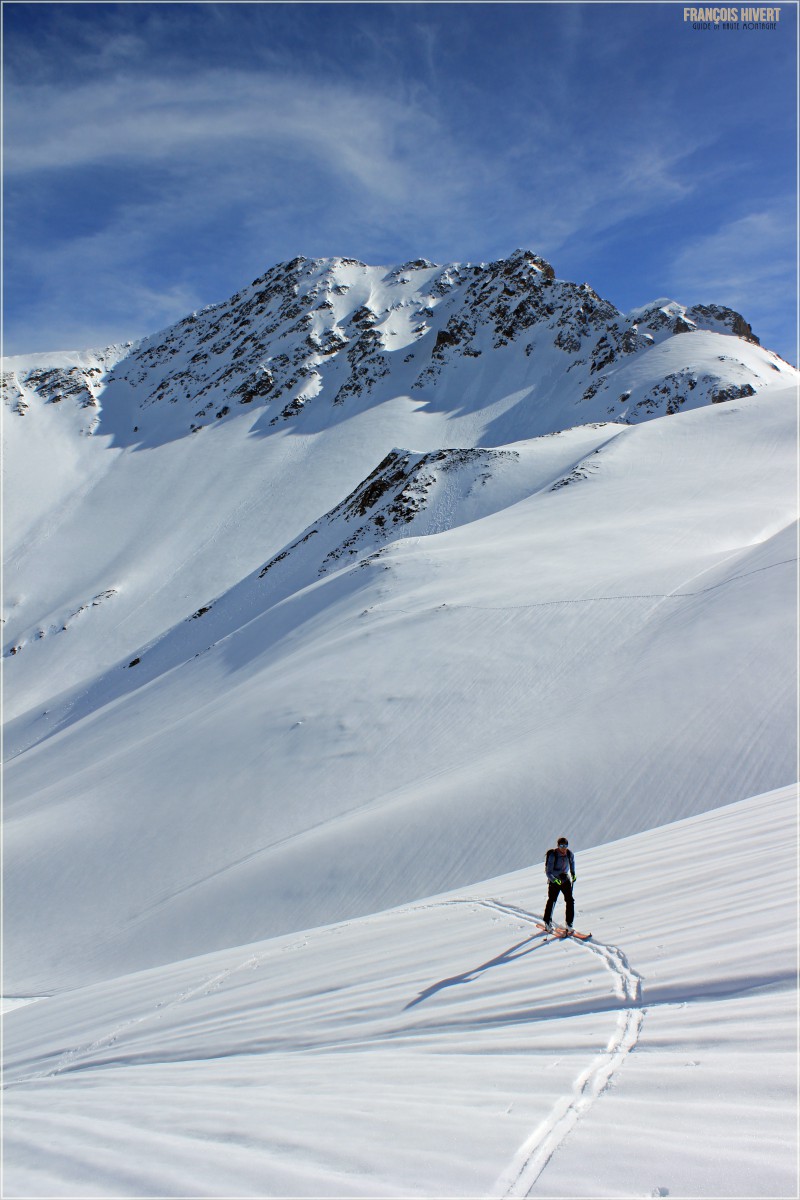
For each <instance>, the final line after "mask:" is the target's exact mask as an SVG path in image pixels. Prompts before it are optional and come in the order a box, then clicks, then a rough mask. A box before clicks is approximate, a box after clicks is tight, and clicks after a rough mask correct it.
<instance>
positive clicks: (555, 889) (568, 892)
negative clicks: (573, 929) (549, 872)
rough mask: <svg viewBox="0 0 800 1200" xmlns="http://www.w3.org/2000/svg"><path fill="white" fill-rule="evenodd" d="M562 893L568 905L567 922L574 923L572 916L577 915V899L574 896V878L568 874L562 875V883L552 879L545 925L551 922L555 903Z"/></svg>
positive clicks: (548, 892) (545, 913) (548, 893)
mask: <svg viewBox="0 0 800 1200" xmlns="http://www.w3.org/2000/svg"><path fill="white" fill-rule="evenodd" d="M562 893H563V896H564V903H565V904H566V906H567V924H568V925H571V924H572V918H573V917H574V916H575V901H574V900H573V898H572V880H571V879H570V878H569V876H568V875H562V877H561V883H560V884H558V883H556V882H555V881H554V880H552V879H551V880H550V886H549V887H548V889H547V908H546V909H545V910H544V923H545V925H547V924H549V922H550V919H551V918H552V916H553V905H554V904H555V902H556V900H557V899H558V897H559V896H560V895H561V894H562Z"/></svg>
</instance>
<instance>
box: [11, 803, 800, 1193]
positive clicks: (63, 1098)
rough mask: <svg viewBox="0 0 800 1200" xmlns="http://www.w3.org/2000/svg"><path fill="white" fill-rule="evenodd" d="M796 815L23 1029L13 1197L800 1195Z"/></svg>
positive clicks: (502, 887) (195, 971)
mask: <svg viewBox="0 0 800 1200" xmlns="http://www.w3.org/2000/svg"><path fill="white" fill-rule="evenodd" d="M797 802H798V795H797V789H796V788H786V789H783V790H781V791H778V792H774V793H772V794H768V795H765V796H760V797H757V798H755V799H752V800H748V801H743V802H739V803H737V804H734V805H731V806H728V807H725V808H721V809H718V810H716V811H715V812H711V813H707V814H704V815H702V816H697V817H693V818H690V819H688V820H685V821H681V822H677V823H674V824H671V825H666V826H664V827H662V828H661V829H657V830H654V831H651V832H649V833H643V834H639V835H637V836H634V837H630V838H627V839H625V840H623V841H620V842H615V843H612V844H609V845H606V846H603V847H600V848H596V849H591V850H590V849H584V848H583V847H582V846H580V845H576V844H575V842H574V841H573V845H574V847H575V850H576V854H577V868H578V882H577V885H576V897H577V924H578V925H579V927H582V928H584V929H586V930H587V931H588V930H589V929H591V931H592V932H593V935H594V936H593V939H592V940H591V941H590V942H588V943H585V944H578V943H576V942H559V941H549V940H545V939H544V938H543V936H542V935H541V934H540V933H539V931H538V930H537V928H536V925H535V920H536V916H537V914H541V911H542V904H543V901H544V891H545V889H544V876H543V873H542V867H541V864H538V863H535V864H533V865H532V866H531V867H530V868H529V869H528V870H524V871H520V872H517V873H515V874H511V875H506V876H503V877H500V878H497V879H494V880H491V881H488V882H486V883H483V884H480V885H478V886H476V887H473V888H469V889H467V890H465V891H457V892H454V893H450V894H445V895H441V896H437V897H434V898H432V899H427V900H420V901H418V902H415V903H413V904H409V905H405V906H402V907H401V908H398V909H395V910H392V911H388V912H384V913H375V914H373V915H371V916H369V917H364V918H362V919H359V920H354V921H352V922H346V923H344V924H336V925H328V926H325V927H320V928H316V929H313V930H307V931H305V932H303V933H296V934H292V935H290V936H284V937H280V938H276V939H274V940H272V941H266V942H256V943H253V944H251V945H246V946H240V947H237V948H235V949H228V950H225V951H222V952H219V953H216V954H212V955H207V956H205V957H201V958H196V959H191V960H188V961H185V962H180V963H173V964H170V965H168V966H165V967H162V968H159V969H156V970H150V971H147V972H144V973H142V974H138V975H129V976H125V977H121V978H118V979H115V980H112V981H109V982H107V983H103V984H99V985H95V986H93V987H88V988H84V989H80V990H78V991H76V992H71V993H65V994H63V995H61V996H57V997H52V998H44V999H40V1000H38V1001H37V1002H36V1003H32V1004H30V1005H28V1006H27V1007H25V1008H20V1009H17V1010H16V1011H14V1012H12V1013H10V1014H9V1016H8V1017H7V1018H6V1027H5V1039H6V1075H5V1084H6V1089H7V1090H6V1099H5V1122H6V1125H5V1139H6V1140H5V1189H4V1195H6V1196H48V1197H55V1196H76V1197H77V1196H80V1197H89V1196H151V1195H152V1196H218V1197H228V1196H254V1197H256V1196H281V1197H288V1196H292V1197H293V1196H297V1197H301V1196H304V1197H308V1196H316V1197H321V1196H330V1197H350V1196H353V1197H355V1196H365V1197H366V1196H370V1197H378V1196H386V1197H390V1196H420V1197H431V1196H454V1197H463V1196H487V1197H498V1198H499V1197H512V1196H525V1195H531V1196H547V1197H557V1196H561V1197H576V1196H586V1197H603V1196H606V1197H624V1196H631V1197H650V1196H673V1197H678V1196H680V1197H709V1196H720V1197H723V1196H725V1197H734V1196H737V1197H738V1196H742V1197H753V1196H764V1197H767V1196H769V1197H779V1196H780V1197H794V1196H796V1195H797V1186H798V1178H797V1128H796V1087H795V1085H796V1072H795V1057H794V1053H793V1051H794V1047H795V1035H796V993H795V986H794V985H795V980H796V970H797V959H796V951H795V945H794V936H793V930H794V914H795V902H796V886H795V885H796V878H795V868H796V845H797ZM557 915H558V913H557Z"/></svg>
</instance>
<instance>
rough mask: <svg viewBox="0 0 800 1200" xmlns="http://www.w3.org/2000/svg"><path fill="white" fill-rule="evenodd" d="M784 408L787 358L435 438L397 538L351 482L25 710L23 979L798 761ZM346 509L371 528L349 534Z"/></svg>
mask: <svg viewBox="0 0 800 1200" xmlns="http://www.w3.org/2000/svg"><path fill="white" fill-rule="evenodd" d="M794 427H795V400H794V396H793V394H792V393H791V392H790V391H781V390H780V389H777V390H770V392H769V395H768V396H767V395H765V396H764V397H763V398H762V397H748V398H744V399H741V400H739V401H736V402H735V403H734V404H730V405H714V406H709V407H706V408H704V409H698V410H696V411H693V412H688V413H684V414H681V415H680V416H674V417H665V418H661V419H655V420H652V421H649V422H647V423H644V424H641V425H637V426H632V427H626V426H611V427H603V428H601V429H596V430H584V431H582V432H579V433H576V434H566V435H562V437H560V438H545V439H542V440H541V441H534V442H527V443H521V444H518V445H517V446H515V447H509V448H507V449H506V451H505V452H503V455H498V456H497V457H494V458H487V457H486V456H479V457H478V458H477V459H468V460H467V461H466V462H461V463H460V464H457V466H456V467H453V464H452V461H451V460H445V462H444V463H439V464H438V468H437V465H436V464H433V465H432V466H431V465H429V466H427V467H425V466H424V464H423V466H424V470H426V471H428V472H429V474H430V475H432V476H434V479H433V483H432V484H431V485H430V487H429V488H428V489H427V493H426V494H427V495H428V497H429V498H430V501H431V504H430V508H425V509H423V510H422V511H420V512H419V513H416V514H414V513H412V517H411V520H409V521H406V520H402V521H401V522H400V524H399V525H398V526H397V527H396V529H395V530H394V531H393V532H392V534H391V536H389V537H388V538H387V537H386V524H384V526H383V527H381V526H380V525H377V526H374V525H370V522H369V513H370V512H371V511H373V509H370V508H369V507H368V506H365V505H364V504H363V503H357V502H356V501H357V500H358V496H361V499H362V501H363V493H361V492H359V493H357V495H356V498H355V500H354V501H351V503H350V505H349V507H351V508H354V510H355V511H354V513H353V516H352V519H351V520H350V521H347V520H346V519H345V515H344V513H343V511H342V509H341V507H340V508H339V509H338V510H337V511H336V512H335V513H333V514H332V516H331V517H330V518H324V519H322V520H321V521H320V522H318V523H317V524H316V525H315V526H314V528H315V529H316V532H315V533H314V536H309V537H306V536H305V535H303V536H304V538H305V540H302V539H301V540H300V542H299V544H295V543H292V544H291V545H290V546H289V547H288V548H286V553H285V556H284V557H282V558H280V560H279V561H277V562H273V560H271V559H270V560H268V561H267V563H263V564H262V565H261V566H260V567H259V569H258V570H256V571H254V572H253V573H252V575H251V576H250V577H248V578H246V579H245V580H244V581H243V582H242V583H241V584H240V585H237V587H236V588H234V589H233V590H231V591H230V592H226V593H223V594H222V595H221V596H220V597H217V598H214V597H206V598H205V599H206V604H205V605H204V606H203V607H204V608H205V607H207V608H208V611H206V612H204V613H203V614H202V615H191V616H188V617H186V618H184V619H183V620H182V621H180V622H178V623H177V624H175V625H173V626H171V627H167V628H166V629H165V630H164V632H163V633H162V634H161V636H159V637H158V638H156V639H155V640H154V641H152V642H150V643H147V644H145V645H143V646H137V647H135V648H134V650H133V653H131V652H130V651H129V652H128V654H129V655H130V657H128V655H126V657H125V659H124V660H122V661H117V662H116V663H114V664H113V666H111V667H110V668H108V669H106V670H103V671H99V672H98V673H97V674H96V675H95V676H94V678H92V679H90V680H88V681H87V680H84V681H82V682H81V683H80V684H79V685H78V686H77V687H74V688H72V689H67V690H65V691H63V692H62V693H61V694H60V695H53V696H52V697H50V698H48V701H47V712H46V713H45V712H43V711H42V710H38V711H37V710H36V709H32V710H29V711H28V712H27V713H23V714H22V715H21V716H20V717H19V718H18V719H17V720H16V721H12V722H10V724H9V727H8V729H7V733H6V748H7V753H8V754H9V756H10V761H9V762H8V765H7V768H6V787H7V793H6V794H7V799H6V834H5V845H6V913H7V921H8V924H7V932H6V955H7V957H6V971H7V973H8V978H9V981H10V984H11V986H12V987H13V989H14V990H15V991H21V992H30V993H35V992H38V991H40V990H50V989H52V988H53V987H54V986H75V985H76V984H78V983H80V982H86V981H89V980H90V979H93V978H100V977H103V976H109V975H112V974H119V973H122V972H125V971H129V970H133V969H137V968H143V967H146V966H150V965H156V964H158V963H165V962H168V961H171V960H173V959H175V958H182V957H185V956H187V955H191V954H197V953H201V952H202V951H204V950H209V949H214V948H222V947H224V946H228V945H234V944H241V943H242V942H245V941H252V940H255V939H257V938H259V937H264V936H267V935H269V934H277V933H280V932H284V931H287V930H290V929H298V928H307V927H309V926H312V925H316V924H320V923H325V922H327V921H330V920H334V919H343V918H346V917H351V916H353V915H356V914H359V913H367V912H371V911H374V910H375V909H378V908H383V907H387V906H390V905H394V904H398V903H401V902H404V901H407V900H410V899H413V898H415V897H418V896H423V895H429V894H432V893H434V892H437V891H439V890H441V889H442V888H448V887H456V886H461V885H463V884H465V883H467V882H469V881H471V880H475V879H481V878H490V877H492V876H494V875H496V874H498V873H502V872H503V871H506V870H509V869H513V868H515V867H519V866H522V865H524V864H525V863H526V862H528V861H529V860H530V859H531V858H538V857H540V851H541V849H542V847H543V846H544V845H545V843H546V842H547V840H548V839H549V838H550V837H552V835H553V829H554V827H556V826H558V827H562V826H563V827H565V828H567V829H569V830H570V832H571V834H572V835H573V836H576V837H578V838H579V839H580V840H581V841H582V842H583V843H585V844H586V843H588V844H597V843H599V842H602V841H607V840H610V839H612V838H615V837H620V836H623V835H624V834H626V833H628V832H633V831H636V830H642V829H646V828H649V827H652V826H655V825H659V824H662V823H663V822H664V820H665V819H667V820H669V819H674V818H677V817H681V816H684V815H689V814H691V813H696V812H701V811H704V810H705V809H707V808H708V807H710V806H714V805H718V804H724V803H726V802H727V801H730V800H732V799H737V798H743V797H745V796H747V795H750V794H755V793H756V792H758V791H759V790H762V789H765V788H772V787H776V786H780V785H781V784H783V783H785V782H786V781H787V779H791V778H792V776H793V775H794V773H795V751H794V741H795V738H794V735H795V706H794V694H795V692H794V688H795V677H794V662H795V655H794V654H793V653H792V650H791V647H792V646H793V644H794V638H795V604H794V595H795V577H796V564H795V559H796V544H795V536H796V535H795V530H794V520H795V516H796V512H795V495H794V487H793V480H794V470H795V462H794ZM487 464H488V465H487ZM411 468H413V469H412V470H411V475H412V476H413V478H412V483H411V486H410V488H408V489H406V487H405V485H404V483H403V480H404V479H405V478H406V475H405V474H404V473H403V471H401V478H400V479H399V480H398V481H396V483H395V484H394V485H393V489H390V490H389V491H388V492H381V494H380V495H379V496H378V497H377V499H376V503H375V510H376V511H377V513H378V515H379V516H380V515H385V514H388V513H389V509H390V508H391V506H392V505H393V504H395V503H396V502H397V495H398V491H399V492H400V493H401V494H402V493H403V492H405V491H408V492H409V494H410V495H411V505H412V508H413V501H414V495H415V489H416V491H418V490H419V488H420V476H419V471H418V469H417V468H418V464H416V465H415V464H410V465H409V469H411ZM404 471H405V468H404ZM476 471H477V473H478V475H479V476H480V475H483V474H485V473H486V472H487V471H488V473H489V474H490V478H489V479H488V480H485V481H482V480H481V479H479V478H476ZM390 473H391V472H390ZM368 486H370V485H368ZM476 486H477V494H478V497H481V496H483V495H485V496H486V499H485V501H479V500H478V499H473V500H471V501H469V503H474V504H475V505H476V506H477V507H476V509H475V514H474V515H475V517H476V519H472V520H470V521H468V522H463V521H461V519H460V515H459V514H461V515H463V513H464V511H465V510H464V507H463V506H464V503H467V501H465V500H464V499H463V495H464V493H467V492H469V493H471V494H472V495H473V497H474V495H475V489H476ZM377 491H380V489H377ZM406 499H408V497H406ZM451 502H452V503H451ZM481 505H483V507H481ZM345 507H348V506H347V505H346V506H345ZM362 508H364V509H365V511H364V512H362V511H361V509H362ZM449 512H452V515H451V516H449V517H448V516H447V514H448V513H449ZM481 513H485V515H481ZM387 523H388V518H387ZM347 529H349V530H351V531H352V532H353V533H354V534H356V533H358V535H359V536H358V538H357V539H356V543H355V545H354V546H351V547H350V548H349V549H350V550H355V551H357V552H356V553H354V554H350V553H349V552H346V553H344V555H343V556H341V557H339V558H334V559H333V560H332V561H329V556H330V555H331V554H332V553H333V552H334V551H336V552H338V551H339V550H340V549H341V546H342V539H343V535H344V533H345V532H346V530H347ZM431 530H438V532H433V531H431ZM359 531H360V532H359ZM306 532H307V533H308V530H307V531H306ZM270 563H272V565H271V566H270ZM326 563H327V566H326ZM339 563H342V564H343V565H339ZM265 567H269V569H268V570H266V572H265V570H264V568H265ZM323 569H324V570H323ZM320 570H323V573H322V574H320ZM111 604H112V601H109V602H108V605H107V607H108V608H109V609H110V607H111ZM196 611H197V612H198V613H199V609H198V610H196ZM90 616H91V614H86V619H87V621H88V619H90ZM82 619H83V618H82ZM63 636H64V637H66V636H67V635H66V634H65V635H63ZM40 648H41V647H39V646H37V645H35V644H34V645H31V646H26V647H25V648H24V651H23V652H21V653H20V654H19V656H18V658H19V659H20V660H22V659H23V657H24V656H25V655H26V654H27V655H29V656H30V658H31V659H32V658H33V655H34V654H36V653H37V651H39V650H40ZM136 659H138V662H136V661H135V660H136ZM132 663H133V664H134V665H131V664H132ZM53 909H55V911H57V912H58V913H59V918H58V920H57V921H52V920H50V919H49V918H47V917H46V914H48V913H49V912H51V911H52V910H53Z"/></svg>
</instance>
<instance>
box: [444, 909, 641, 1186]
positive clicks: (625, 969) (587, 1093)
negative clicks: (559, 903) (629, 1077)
mask: <svg viewBox="0 0 800 1200" xmlns="http://www.w3.org/2000/svg"><path fill="white" fill-rule="evenodd" d="M451 903H470V901H466V900H465V901H451ZM471 903H478V904H481V905H483V907H484V908H489V909H493V910H494V911H496V912H500V913H503V914H504V915H505V916H509V917H514V918H516V919H521V920H523V921H527V922H532V923H534V924H536V923H537V922H539V921H540V920H541V918H540V917H538V916H536V915H535V914H534V913H530V912H527V911H526V910H525V909H523V908H517V907H516V906H514V905H510V904H504V903H503V902H502V901H499V900H478V901H472V902H471ZM572 944H573V945H577V946H580V947H581V948H582V949H585V950H588V951H589V952H590V953H591V954H594V955H596V957H598V958H600V959H601V960H602V962H603V965H604V966H605V967H606V969H607V970H608V971H610V972H611V975H612V977H613V980H614V991H615V993H616V995H617V996H618V997H619V1000H620V1008H619V1012H618V1015H617V1022H616V1028H615V1029H614V1032H613V1033H612V1035H611V1037H610V1038H609V1041H608V1045H607V1046H606V1048H605V1050H604V1051H603V1052H602V1053H601V1054H599V1055H598V1056H597V1057H596V1058H595V1059H593V1061H592V1062H591V1063H590V1064H589V1066H588V1067H586V1069H585V1070H584V1071H582V1072H581V1074H580V1075H579V1076H578V1078H577V1079H576V1080H575V1083H574V1084H573V1088H572V1095H570V1096H562V1097H561V1098H560V1099H559V1100H558V1101H557V1102H556V1104H555V1105H554V1106H553V1109H552V1111H551V1112H550V1113H549V1114H548V1116H547V1117H546V1118H545V1119H544V1121H541V1122H540V1123H539V1125H537V1127H536V1128H535V1129H534V1130H533V1132H532V1133H531V1135H530V1137H528V1138H526V1139H525V1141H524V1142H523V1143H522V1145H521V1146H520V1148H519V1150H518V1151H517V1153H516V1154H515V1156H514V1158H513V1159H512V1161H511V1162H510V1163H509V1165H508V1166H507V1167H506V1169H505V1170H504V1171H503V1172H502V1174H501V1175H500V1177H499V1179H498V1180H497V1182H496V1183H495V1185H494V1188H493V1189H492V1193H491V1195H492V1197H494V1198H497V1200H505V1198H506V1197H516V1196H529V1195H530V1193H531V1189H532V1188H533V1186H534V1184H535V1183H536V1181H537V1180H538V1178H539V1176H540V1175H541V1173H542V1171H544V1169H545V1167H546V1166H547V1164H548V1163H549V1162H550V1160H551V1158H552V1157H553V1155H554V1154H555V1152H556V1151H557V1150H558V1148H559V1146H560V1145H561V1143H562V1142H563V1141H564V1139H565V1138H566V1137H567V1136H568V1135H569V1134H570V1133H571V1132H572V1130H573V1129H574V1128H575V1126H576V1125H577V1123H578V1121H580V1120H581V1119H582V1118H583V1117H584V1116H585V1115H586V1113H587V1112H588V1111H589V1109H590V1108H591V1107H592V1105H593V1104H594V1102H595V1100H596V1099H597V1098H598V1097H599V1096H601V1095H602V1093H603V1092H604V1091H605V1090H606V1088H607V1087H608V1086H609V1084H610V1083H611V1081H612V1079H613V1078H614V1076H615V1075H616V1074H617V1072H618V1071H619V1070H620V1068H621V1067H622V1065H623V1063H624V1062H625V1059H626V1058H627V1056H628V1054H630V1052H631V1050H632V1049H633V1048H634V1046H635V1045H636V1043H637V1042H638V1040H639V1034H640V1032H641V1029H642V1025H643V1024H644V1018H645V1014H646V1009H644V1008H642V1006H641V999H642V979H641V976H640V975H638V974H637V972H636V971H634V970H633V968H632V967H631V966H630V964H629V962H628V960H627V958H626V957H625V955H624V954H623V952H622V951H621V950H620V949H618V947H616V946H605V945H603V944H602V943H600V942H581V941H575V939H573V940H572Z"/></svg>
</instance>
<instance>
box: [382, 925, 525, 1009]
mask: <svg viewBox="0 0 800 1200" xmlns="http://www.w3.org/2000/svg"><path fill="white" fill-rule="evenodd" d="M541 936H542V935H541V933H533V934H531V936H530V937H526V938H523V940H522V941H521V942H517V943H516V945H514V946H509V948H508V949H507V950H504V951H503V953H502V954H498V955H497V957H496V958H490V959H489V961H488V962H485V963H481V965H480V966H479V967H472V968H471V969H470V970H469V971H464V972H463V974H461V975H452V976H451V977H450V978H449V979H440V980H439V982H438V983H432V984H431V985H430V987H427V988H425V991H424V992H420V994H419V995H418V996H417V997H415V999H414V1000H410V1001H409V1002H408V1004H407V1005H406V1006H405V1008H404V1009H403V1012H407V1011H408V1009H409V1008H415V1007H416V1006H417V1005H418V1004H421V1003H422V1001H423V1000H429V999H430V997H431V996H435V995H436V993H437V992H441V991H443V990H444V988H447V987H455V985H456V984H457V983H471V982H472V980H473V979H477V977H478V976H479V975H482V974H483V972H484V971H490V970H491V968H492V967H499V966H502V964H503V963H508V962H513V961H514V959H515V958H522V957H523V956H524V955H526V954H531V953H533V951H534V950H537V949H538V948H539V946H544V945H545V942H543V941H538V939H539V938H541ZM531 942H536V945H534V946H532V945H530V943H531ZM523 946H527V947H528V948H527V950H523V949H522V947H523Z"/></svg>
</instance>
